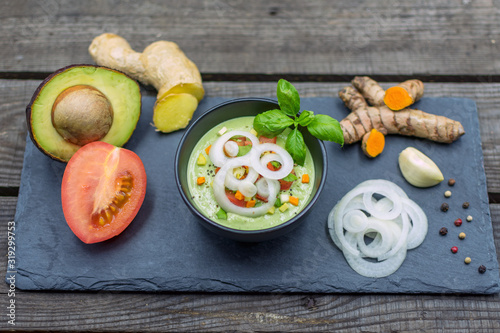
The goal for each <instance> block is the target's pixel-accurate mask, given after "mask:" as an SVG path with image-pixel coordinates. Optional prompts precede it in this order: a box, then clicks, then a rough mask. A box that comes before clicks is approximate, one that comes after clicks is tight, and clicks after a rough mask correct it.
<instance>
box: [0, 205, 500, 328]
mask: <svg viewBox="0 0 500 333" xmlns="http://www.w3.org/2000/svg"><path fill="white" fill-rule="evenodd" d="M16 201H17V199H16V198H15V197H0V207H2V209H1V210H0V248H1V249H3V251H4V252H3V253H0V254H1V256H0V276H2V277H3V276H5V272H6V256H5V255H4V254H5V251H6V248H7V246H6V245H7V244H6V242H7V236H6V235H7V222H8V221H12V219H13V217H14V212H15V205H16ZM490 209H491V212H492V219H493V221H494V222H493V229H494V237H495V243H496V247H497V254H500V253H499V250H498V249H500V205H499V204H492V205H490ZM7 292H8V286H7V285H6V284H4V283H0V304H2V305H3V306H6V305H7V304H8V302H9V300H10V298H9V297H8V295H7ZM15 302H16V303H15V304H16V322H15V323H16V326H15V327H10V326H8V324H7V321H6V320H2V321H0V328H16V329H22V330H25V331H35V330H42V329H44V330H53V331H56V330H57V331H82V330H89V331H108V330H109V331H134V332H136V331H147V332H154V331H187V332H195V331H196V332H201V331H204V332H205V331H304V332H310V331H334V330H342V331H348V332H359V331H364V332H417V331H419V332H420V331H421V332H434V331H439V332H453V333H456V332H478V331H481V332H491V333H493V332H498V331H499V330H500V322H499V321H498V318H500V295H498V294H497V295H492V296H475V295H378V294H377V295H370V294H363V295H358V294H348V295H338V294H337V295H325V294H288V295H287V294H248V295H245V294H208V293H189V294H182V293H149V294H148V293H116V292H95V293H66V292H65V293H60V292H22V291H16V294H15ZM4 319H5V317H4Z"/></svg>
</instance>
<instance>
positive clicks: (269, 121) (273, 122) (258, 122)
mask: <svg viewBox="0 0 500 333" xmlns="http://www.w3.org/2000/svg"><path fill="white" fill-rule="evenodd" d="M292 124H293V120H292V119H290V117H288V116H287V115H285V114H284V113H283V112H281V110H277V109H275V110H270V111H266V112H263V113H260V114H258V115H257V116H255V119H254V120H253V128H254V129H255V130H256V131H257V133H258V134H259V135H263V136H265V137H268V138H274V137H275V136H276V135H278V134H280V133H281V132H283V131H284V130H285V128H287V127H288V126H290V125H292Z"/></svg>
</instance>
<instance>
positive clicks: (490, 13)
mask: <svg viewBox="0 0 500 333" xmlns="http://www.w3.org/2000/svg"><path fill="white" fill-rule="evenodd" d="M498 9H499V8H498V3H497V2H495V1H490V0H477V1H465V0H454V1H448V0H439V1H425V0H415V1H411V2H401V1H397V0H383V1H376V2H373V1H368V0H356V1H328V0H321V1H319V0H318V1H302V0H291V1H287V2H280V1H268V0H258V1H251V2H249V1H243V0H216V1H201V2H200V1H195V0H189V1H173V0H171V1H159V0H148V1H141V2H136V1H122V2H116V1H111V0H109V1H96V0H93V1H77V0H69V1H64V2H61V1H58V0H42V1H35V0H15V1H6V2H5V1H4V3H2V12H1V13H0V20H1V24H0V45H3V46H7V47H2V48H0V59H2V62H0V73H1V72H5V73H18V72H22V73H33V72H46V73H47V72H52V71H54V70H55V69H57V68H60V67H63V66H67V65H70V64H75V63H92V59H91V58H90V56H89V55H88V52H87V48H88V46H89V44H90V42H91V41H92V39H93V38H94V37H95V36H97V35H99V34H101V33H103V32H113V33H118V34H120V35H122V36H123V37H125V38H127V39H128V40H129V41H130V43H131V45H132V47H134V48H135V49H137V50H142V49H143V48H144V47H145V46H146V45H148V44H149V43H151V42H153V41H156V40H160V39H166V40H172V41H175V42H177V43H178V44H179V45H180V47H181V48H182V49H183V50H184V51H185V52H186V54H187V55H188V56H189V57H190V58H191V59H192V60H193V61H194V62H195V63H196V64H197V65H198V67H199V68H200V70H201V72H202V73H246V74H253V73H260V74H272V73H290V74H291V73H295V74H335V75H338V74H349V75H353V74H373V73H375V74H405V75H415V74H425V75H461V74H465V75H469V76H474V75H486V76H487V75H493V76H495V75H498V74H500V62H499V61H498V57H497V55H498V52H499V48H498V45H499V44H500V40H497V39H498V36H499V34H500V26H499V25H498V24H497V23H498V21H499V19H500V17H499V16H500V14H499V10H498Z"/></svg>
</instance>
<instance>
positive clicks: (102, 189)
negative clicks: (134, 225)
mask: <svg viewBox="0 0 500 333" xmlns="http://www.w3.org/2000/svg"><path fill="white" fill-rule="evenodd" d="M146 183H147V178H146V171H145V169H144V165H143V164H142V161H141V159H140V158H139V156H137V155H136V154H135V153H134V152H133V151H131V150H127V149H124V148H117V147H115V146H113V145H110V144H109V143H105V142H100V141H96V142H92V143H89V144H87V145H85V146H83V147H82V148H80V149H79V150H78V151H77V152H76V153H75V154H74V155H73V157H71V159H70V160H69V162H68V164H67V166H66V169H65V171H64V176H63V180H62V186H61V199H62V209H63V213H64V217H65V219H66V222H67V223H68V226H69V227H70V228H71V230H72V231H73V233H74V234H75V235H76V236H77V237H78V238H80V240H82V241H83V242H84V243H87V244H91V243H97V242H102V241H105V240H107V239H110V238H112V237H114V236H116V235H118V234H120V233H121V232H122V231H123V230H125V228H127V226H128V225H129V224H130V222H132V220H133V219H134V218H135V216H136V215H137V213H138V212H139V208H141V205H142V203H143V201H144V197H145V195H146Z"/></svg>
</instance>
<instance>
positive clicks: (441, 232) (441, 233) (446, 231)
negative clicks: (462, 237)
mask: <svg viewBox="0 0 500 333" xmlns="http://www.w3.org/2000/svg"><path fill="white" fill-rule="evenodd" d="M447 233H448V229H447V228H445V227H442V228H441V229H439V234H440V235H441V236H444V235H446V234H447Z"/></svg>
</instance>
